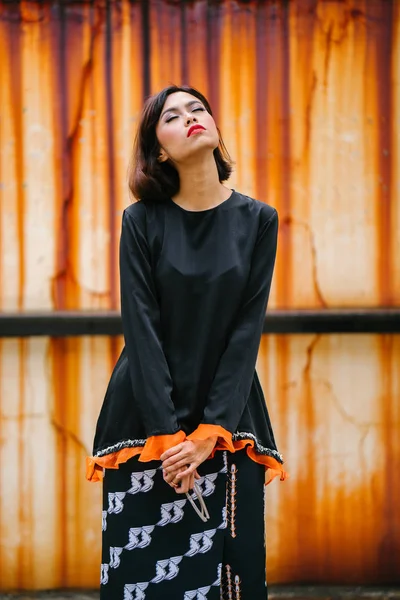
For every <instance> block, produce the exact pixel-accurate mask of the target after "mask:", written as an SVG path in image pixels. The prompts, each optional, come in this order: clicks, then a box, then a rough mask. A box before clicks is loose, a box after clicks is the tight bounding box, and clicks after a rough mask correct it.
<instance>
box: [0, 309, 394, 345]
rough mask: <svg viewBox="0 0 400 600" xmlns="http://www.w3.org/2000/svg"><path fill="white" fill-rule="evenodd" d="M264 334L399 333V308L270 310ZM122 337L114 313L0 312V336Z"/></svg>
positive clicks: (116, 315) (117, 318)
mask: <svg viewBox="0 0 400 600" xmlns="http://www.w3.org/2000/svg"><path fill="white" fill-rule="evenodd" d="M263 331H264V333H281V334H297V333H400V308H399V309H397V308H396V309H352V310H347V309H343V310H334V309H329V310H325V309H323V310H317V311H311V310H270V311H268V313H267V316H266V318H265V323H264V330H263ZM121 334H122V325H121V317H120V313H119V312H118V311H109V312H87V311H79V312H78V311H77V312H73V311H54V312H46V313H44V312H43V313H39V312H38V313H33V312H27V313H1V314H0V337H3V338H5V337H32V336H50V337H70V336H82V335H107V336H115V335H121Z"/></svg>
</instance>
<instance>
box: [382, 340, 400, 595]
mask: <svg viewBox="0 0 400 600" xmlns="http://www.w3.org/2000/svg"><path fill="white" fill-rule="evenodd" d="M394 348H395V346H394V336H390V335H383V336H380V338H379V353H380V366H381V382H382V396H381V401H380V403H379V406H380V407H381V419H382V425H383V427H382V432H383V439H382V445H381V449H382V452H383V455H384V473H383V474H382V475H383V480H384V484H383V495H382V502H383V505H382V508H381V510H382V513H381V518H380V521H381V532H382V533H381V541H380V544H379V547H378V564H377V575H378V574H379V580H380V581H381V582H382V583H387V584H391V583H398V578H397V577H398V573H399V570H398V569H399V564H400V563H399V553H400V541H399V540H400V519H399V517H398V514H399V508H398V507H399V501H400V483H399V477H398V473H399V459H400V457H399V456H396V450H395V449H396V443H395V439H396V437H397V436H398V432H397V431H396V421H395V411H394V405H395V403H396V402H398V393H399V392H398V390H395V386H394V380H393V368H394V364H395V358H394ZM396 392H397V395H396Z"/></svg>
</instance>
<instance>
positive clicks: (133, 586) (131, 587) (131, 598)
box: [124, 581, 149, 600]
mask: <svg viewBox="0 0 400 600" xmlns="http://www.w3.org/2000/svg"><path fill="white" fill-rule="evenodd" d="M148 586H149V582H148V581H144V582H143V583H128V584H127V585H125V587H124V600H144V598H146V594H145V593H144V590H145V589H146V588H147V587H148ZM134 593H135V595H133V594H134Z"/></svg>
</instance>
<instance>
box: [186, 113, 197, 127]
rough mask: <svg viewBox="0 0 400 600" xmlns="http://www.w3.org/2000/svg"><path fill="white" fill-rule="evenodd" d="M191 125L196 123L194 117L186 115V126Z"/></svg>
mask: <svg viewBox="0 0 400 600" xmlns="http://www.w3.org/2000/svg"><path fill="white" fill-rule="evenodd" d="M191 123H197V119H196V117H195V116H194V115H191V114H188V115H187V117H186V125H190V124H191Z"/></svg>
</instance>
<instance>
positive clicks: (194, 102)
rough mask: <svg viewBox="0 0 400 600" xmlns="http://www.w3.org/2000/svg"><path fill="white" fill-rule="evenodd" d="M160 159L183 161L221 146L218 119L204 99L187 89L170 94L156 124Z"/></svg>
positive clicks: (178, 162) (175, 162)
mask: <svg viewBox="0 0 400 600" xmlns="http://www.w3.org/2000/svg"><path fill="white" fill-rule="evenodd" d="M156 134H157V139H158V141H159V143H160V146H161V151H160V156H159V160H160V161H161V162H163V161H166V160H171V161H172V162H173V163H174V164H177V165H178V164H182V163H185V162H186V161H190V160H191V159H192V158H195V157H196V156H199V153H204V152H212V151H213V150H214V149H215V148H217V147H218V143H219V135H218V131H217V127H216V125H215V121H214V119H213V117H212V116H211V115H210V113H209V112H207V110H206V109H205V107H204V105H203V103H202V102H201V101H200V100H199V99H198V98H196V97H195V96H192V95H191V94H188V93H187V92H175V93H174V94H170V95H169V96H168V98H167V99H166V101H165V104H164V106H163V109H162V111H161V116H160V119H159V121H158V123H157V126H156Z"/></svg>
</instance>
